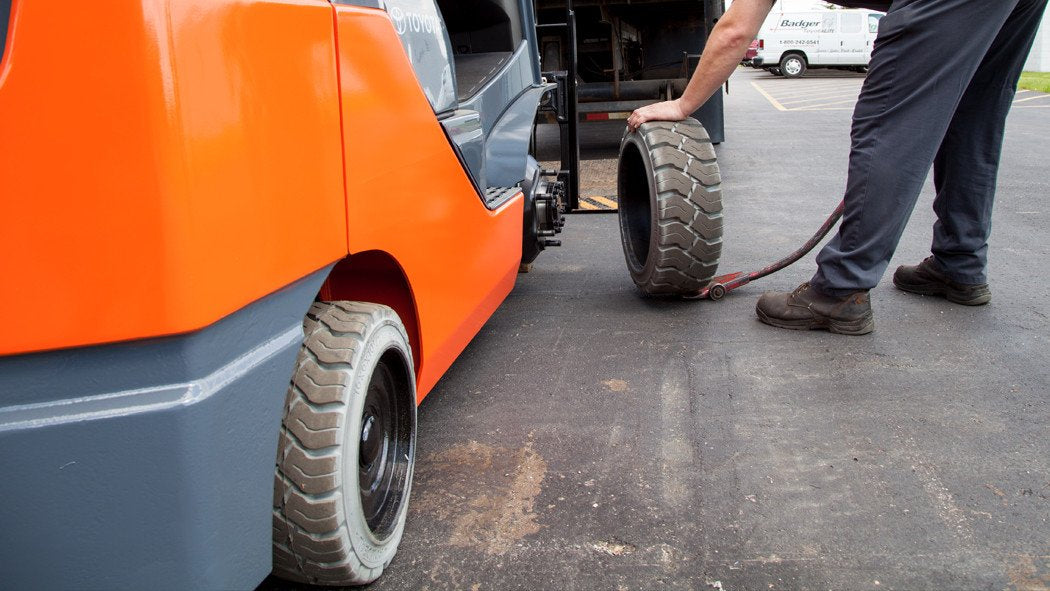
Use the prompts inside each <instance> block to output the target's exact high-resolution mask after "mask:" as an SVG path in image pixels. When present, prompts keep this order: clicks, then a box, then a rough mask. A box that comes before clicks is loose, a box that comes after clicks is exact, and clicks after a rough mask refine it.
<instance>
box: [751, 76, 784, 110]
mask: <svg viewBox="0 0 1050 591" xmlns="http://www.w3.org/2000/svg"><path fill="white" fill-rule="evenodd" d="M751 86H754V87H755V90H757V91H758V92H759V94H761V95H762V96H764V97H766V100H767V101H769V104H771V105H773V106H774V107H776V109H777V110H778V111H787V109H786V108H784V105H782V104H780V102H779V101H777V99H775V98H773V97H771V96H769V93H768V92H766V91H764V90H762V87H761V86H759V85H758V84H757V83H755V82H752V83H751Z"/></svg>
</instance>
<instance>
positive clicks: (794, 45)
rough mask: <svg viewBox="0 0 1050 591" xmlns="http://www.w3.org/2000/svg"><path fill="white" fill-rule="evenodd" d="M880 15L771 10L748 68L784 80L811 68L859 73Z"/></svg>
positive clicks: (855, 11) (873, 39)
mask: <svg viewBox="0 0 1050 591" xmlns="http://www.w3.org/2000/svg"><path fill="white" fill-rule="evenodd" d="M882 16H883V13H881V12H874V11H871V10H859V9H858V10H820V11H807V12H772V13H770V14H769V16H768V17H767V18H766V21H765V22H764V23H763V24H762V28H761V29H760V30H759V33H758V38H757V41H758V48H757V49H758V53H757V55H755V57H754V58H752V59H751V65H752V66H754V67H756V68H762V69H764V70H768V71H769V72H772V73H774V74H780V75H782V76H787V77H789V78H797V77H799V76H802V75H803V74H805V73H806V71H807V70H809V69H811V68H840V69H845V70H855V71H861V72H862V71H864V70H865V69H866V68H867V67H868V61H869V60H870V59H871V49H872V46H873V45H874V42H875V36H876V35H877V34H878V32H879V19H881V18H882Z"/></svg>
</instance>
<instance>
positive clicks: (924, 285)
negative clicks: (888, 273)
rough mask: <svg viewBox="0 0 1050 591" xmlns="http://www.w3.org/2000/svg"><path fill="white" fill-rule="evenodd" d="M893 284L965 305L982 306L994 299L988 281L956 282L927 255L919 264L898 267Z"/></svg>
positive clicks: (905, 289) (913, 291)
mask: <svg viewBox="0 0 1050 591" xmlns="http://www.w3.org/2000/svg"><path fill="white" fill-rule="evenodd" d="M893 284H894V285H896V286H897V289H901V290H904V291H910V292H911V293H917V294H921V295H936V296H944V297H946V298H948V301H949V302H954V303H956V304H962V305H964V306H980V305H983V304H987V303H988V302H990V301H991V300H992V290H990V289H988V284H987V283H977V284H966V283H956V282H954V281H952V280H951V279H948V276H947V275H945V274H944V272H943V271H941V266H940V265H939V264H938V263H937V261H936V260H934V258H933V257H926V259H925V260H923V261H922V262H921V263H919V264H918V265H914V266H913V265H901V266H900V267H897V272H896V273H894V274H893Z"/></svg>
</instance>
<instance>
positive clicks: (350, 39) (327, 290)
mask: <svg viewBox="0 0 1050 591" xmlns="http://www.w3.org/2000/svg"><path fill="white" fill-rule="evenodd" d="M0 41H2V45H0V47H2V48H3V53H2V55H0V60H2V62H0V199H2V201H0V202H2V207H3V210H2V211H3V215H0V252H3V254H2V255H0V276H2V277H3V281H4V285H3V289H2V290H0V327H2V330H0V449H2V450H3V451H2V454H0V458H2V460H0V467H2V472H3V474H5V476H6V477H5V478H4V481H3V484H0V498H2V499H3V503H2V505H0V524H2V526H3V530H4V535H3V539H4V543H3V544H0V546H2V548H0V580H2V581H3V586H5V587H10V588H24V589H26V588H84V587H90V588H110V589H114V588H139V589H142V588H150V589H159V588H171V589H197V588H235V587H236V588H243V587H252V586H254V585H255V584H257V583H258V582H259V581H261V580H262V579H263V578H265V577H266V576H267V574H268V573H270V572H271V569H272V570H273V571H274V572H275V573H276V574H278V575H280V576H282V577H286V578H289V579H292V580H297V581H303V582H308V583H318V584H333V585H344V584H354V583H366V582H369V581H372V580H374V579H375V578H376V577H378V576H379V575H380V574H381V573H382V571H383V569H384V568H385V567H386V566H387V565H388V564H389V562H390V560H391V558H392V557H393V555H394V552H395V551H396V549H397V546H398V543H399V541H400V538H401V535H402V531H403V529H404V524H405V516H406V512H407V507H408V499H409V492H410V489H411V484H412V468H413V462H414V459H415V437H416V405H417V404H418V403H419V401H420V400H422V399H423V397H425V396H426V395H427V393H428V392H430V390H431V388H433V387H434V384H435V383H436V382H437V381H438V379H439V378H440V377H441V375H442V374H443V373H444V372H445V371H446V369H448V367H449V365H450V364H451V363H452V362H453V360H454V359H455V358H456V356H457V355H459V353H460V352H461V351H462V350H463V348H464V347H465V346H466V345H467V343H468V342H469V341H470V340H471V338H472V337H473V336H474V335H475V333H477V331H478V329H479V328H480V327H481V326H482V324H484V322H485V321H486V320H487V319H488V318H489V316H490V315H491V314H492V312H493V311H494V310H495V309H496V307H497V306H499V304H500V302H501V301H502V300H503V299H504V297H505V296H506V295H507V293H508V292H509V291H510V290H511V288H512V286H513V285H514V281H515V277H516V275H517V273H518V270H519V267H520V266H521V265H522V264H523V263H529V262H531V261H532V259H534V258H536V256H537V255H538V254H539V252H540V251H541V250H543V249H544V248H545V247H547V246H550V245H554V244H557V241H556V240H555V239H554V238H553V237H554V236H555V234H557V233H558V232H559V231H560V230H561V226H562V217H561V211H562V209H563V204H562V200H563V185H564V178H562V179H561V180H559V179H558V178H557V173H556V172H555V173H553V174H545V172H544V171H543V170H540V168H539V166H538V165H537V163H536V160H535V159H534V158H532V157H531V156H530V155H529V143H530V138H531V136H532V127H533V125H534V120H535V118H536V112H537V109H538V108H540V106H541V104H544V105H550V104H551V102H552V100H553V99H552V98H551V96H552V95H553V94H555V93H556V91H557V88H556V86H555V85H553V84H548V83H546V82H545V81H544V79H543V77H542V76H541V72H540V69H539V63H538V58H537V52H536V50H535V48H536V33H535V26H534V23H533V9H532V6H531V0H472V1H466V2H463V1H458V0H441V1H437V2H435V1H433V0H384V1H383V2H378V1H376V0H332V1H329V0H236V1H235V0H135V1H131V2H115V3H109V2H103V3H98V2H74V3H66V4H61V5H54V4H48V3H44V2H36V1H31V0H0ZM561 176H562V177H564V176H565V174H562V175H561ZM275 459H276V469H275Z"/></svg>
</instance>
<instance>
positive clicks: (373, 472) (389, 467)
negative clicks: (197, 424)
mask: <svg viewBox="0 0 1050 591" xmlns="http://www.w3.org/2000/svg"><path fill="white" fill-rule="evenodd" d="M303 328H304V332H305V338H304V340H303V345H302V348H301V349H300V352H299V359H298V361H297V362H296V367H295V373H294V374H293V377H292V383H291V386H290V387H289V390H288V396H287V399H286V401H285V408H284V419H283V421H282V425H281V433H280V440H279V443H278V449H277V469H276V474H275V476H276V477H275V480H274V497H273V505H274V506H273V572H274V574H275V575H277V576H279V577H281V578H284V579H290V580H293V581H298V582H302V583H309V584H312V585H337V586H345V585H361V584H365V583H370V582H372V581H374V580H375V579H376V578H378V577H379V575H381V574H382V573H383V569H384V568H386V566H387V565H389V564H390V561H391V560H392V559H393V557H394V554H395V553H396V552H397V547H398V544H400V542H401V536H402V534H403V533H404V529H405V518H406V516H407V514H408V497H409V493H410V491H411V488H412V472H413V466H414V463H415V442H416V387H415V377H414V370H413V364H412V349H411V348H410V347H409V344H408V336H407V333H406V332H405V327H404V325H403V324H402V323H401V320H400V318H398V315H397V313H395V312H394V311H393V310H392V309H390V308H388V307H386V306H381V305H378V304H367V303H360V302H316V303H314V304H313V306H312V307H311V308H310V311H309V313H308V314H307V316H306V320H305V321H304V322H303Z"/></svg>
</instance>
